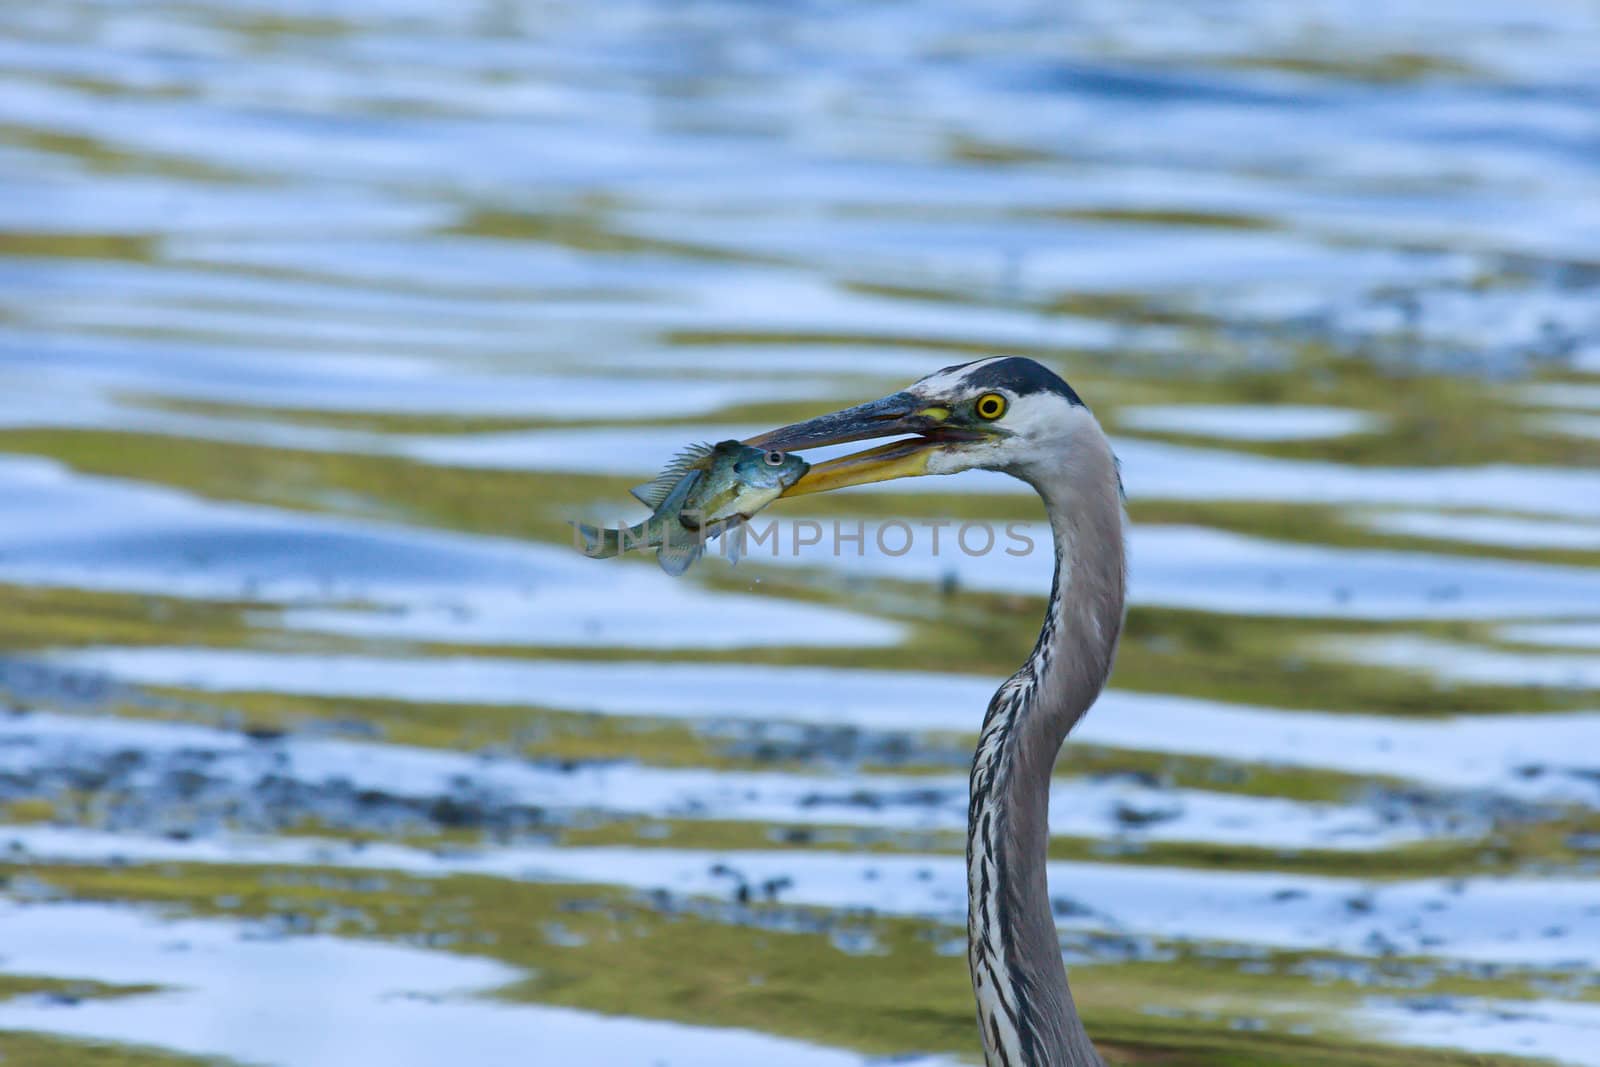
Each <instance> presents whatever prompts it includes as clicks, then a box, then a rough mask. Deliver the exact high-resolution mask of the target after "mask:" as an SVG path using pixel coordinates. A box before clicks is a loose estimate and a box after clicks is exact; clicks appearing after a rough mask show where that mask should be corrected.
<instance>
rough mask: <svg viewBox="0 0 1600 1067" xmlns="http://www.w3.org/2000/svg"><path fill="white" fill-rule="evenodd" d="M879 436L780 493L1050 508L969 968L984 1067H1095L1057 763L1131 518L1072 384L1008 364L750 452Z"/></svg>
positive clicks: (1006, 721) (990, 792)
mask: <svg viewBox="0 0 1600 1067" xmlns="http://www.w3.org/2000/svg"><path fill="white" fill-rule="evenodd" d="M907 435H909V436H907ZM877 437H897V438H902V439H901V440H896V441H892V442H890V443H888V444H885V445H881V446H879V447H877V448H872V449H868V450H866V451H863V452H857V453H854V454H852V455H849V456H845V457H843V458H841V459H835V460H831V461H829V462H826V463H820V464H817V465H816V466H814V467H812V468H811V470H810V472H809V473H807V474H806V475H805V477H803V478H801V479H800V481H799V482H797V483H796V484H795V485H794V486H793V487H792V488H790V489H789V491H788V492H787V493H785V494H784V495H785V496H794V495H798V494H802V493H820V492H825V491H828V490H831V489H839V488H843V487H845V486H850V485H863V484H865V483H868V482H880V481H886V480H888V479H891V478H906V477H911V476H914V475H921V474H955V473H957V472H958V471H964V470H971V469H973V468H981V469H984V470H997V471H1004V472H1005V473H1007V474H1010V475H1012V476H1013V477H1016V478H1020V479H1022V480H1023V481H1025V482H1027V483H1028V484H1029V485H1031V486H1033V488H1034V489H1035V490H1036V491H1037V492H1038V494H1039V496H1040V497H1041V498H1043V500H1044V506H1045V511H1046V513H1047V514H1048V515H1049V518H1050V529H1051V531H1052V533H1053V535H1054V541H1055V557H1056V559H1055V579H1054V580H1053V581H1052V582H1051V585H1050V603H1049V606H1048V608H1047V609H1046V610H1045V617H1044V626H1043V628H1042V629H1041V630H1040V631H1039V640H1038V642H1037V643H1036V644H1035V645H1034V646H1033V652H1032V653H1031V654H1030V655H1029V656H1028V660H1027V662H1026V663H1024V664H1023V665H1022V668H1021V669H1020V670H1018V671H1017V673H1016V674H1014V675H1012V676H1011V677H1010V678H1009V679H1008V680H1007V681H1006V682H1005V684H1004V685H1002V686H1001V687H1000V689H999V691H998V692H996V693H995V695H994V699H993V700H991V701H990V702H989V710H988V712H987V713H986V714H985V715H984V718H983V729H982V731H981V734H980V736H979V740H978V747H977V750H976V751H975V752H974V753H973V758H972V780H971V793H970V799H969V802H968V809H967V962H968V965H969V967H970V968H971V971H972V989H973V993H974V994H975V995H976V997H977V1002H978V1028H979V1030H980V1031H981V1033H982V1035H983V1048H984V1058H985V1060H986V1062H987V1063H988V1065H989V1067H1103V1061H1102V1060H1101V1059H1100V1057H1099V1055H1098V1054H1096V1052H1095V1050H1094V1045H1093V1043H1092V1042H1090V1040H1089V1035H1088V1034H1087V1033H1086V1032H1085V1031H1084V1028H1083V1023H1082V1021H1081V1020H1080V1019H1079V1017H1078V1011H1077V1007H1076V1006H1075V1005H1074V1004H1073V1002H1072V991H1071V989H1070V988H1069V987H1068V985H1067V970H1066V966H1065V964H1064V963H1063V962H1062V958H1061V946H1060V942H1059V940H1058V939H1057V936H1056V926H1055V920H1054V918H1053V917H1052V915H1051V909H1050V894H1049V891H1048V888H1047V887H1046V884H1045V859H1046V846H1047V844H1048V840H1049V827H1048V809H1049V802H1050V774H1051V770H1052V768H1053V767H1054V765H1055V761H1056V754H1057V753H1058V752H1059V751H1060V749H1061V744H1062V742H1063V741H1065V740H1066V736H1067V733H1068V732H1069V731H1070V730H1071V729H1072V728H1073V726H1074V725H1076V723H1077V722H1078V720H1079V719H1081V718H1082V717H1083V714H1084V713H1085V712H1086V711H1088V710H1089V706H1090V705H1091V704H1093V703H1094V701H1095V699H1096V698H1097V697H1098V696H1099V695H1100V690H1101V689H1102V688H1103V687H1104V685H1105V682H1106V678H1107V677H1108V676H1109V675H1110V673H1111V663H1112V660H1113V658H1114V657H1115V656H1116V651H1117V638H1118V635H1119V634H1120V633H1121V631H1122V620H1123V604H1124V599H1125V590H1126V587H1127V568H1126V562H1125V552H1124V545H1123V531H1124V527H1125V525H1126V523H1127V516H1126V513H1125V511H1124V509H1123V500H1122V482H1121V477H1120V475H1119V473H1118V470H1117V460H1116V457H1115V456H1114V455H1113V454H1112V451H1111V442H1110V441H1109V440H1107V438H1106V435H1105V432H1104V431H1102V430H1101V429H1100V424H1099V423H1098V422H1097V421H1096V420H1095V417H1094V415H1092V414H1091V413H1090V411H1089V409H1088V408H1087V407H1086V406H1084V403H1083V401H1082V400H1080V399H1079V398H1078V394H1077V393H1075V392H1073V391H1072V387H1071V386H1069V385H1068V384H1067V383H1066V382H1065V381H1063V380H1062V379H1061V378H1060V377H1059V376H1057V375H1056V374H1055V373H1054V372H1053V371H1051V370H1050V369H1049V368H1047V367H1045V366H1043V365H1042V364H1040V363H1037V362H1035V361H1033V360H1031V359H1024V358H1021V357H1016V356H1009V357H999V358H994V359H981V360H977V361H975V362H972V363H963V364H961V365H959V366H954V367H947V368H945V369H944V370H941V371H939V372H938V373H936V374H931V375H929V376H928V377H926V378H923V379H922V380H921V381H919V382H917V383H916V384H915V385H912V386H911V387H909V388H908V389H906V390H904V391H903V392H899V393H895V394H893V395H892V396H886V397H884V398H883V399H881V400H874V401H871V402H870V403H866V404H861V405H858V406H857V407H853V408H847V409H846V410H844V411H838V412H835V413H833V414H832V415H823V416H821V417H819V418H815V419H811V420H809V421H806V422H800V423H796V424H794V425H793V426H785V427H783V428H781V429H777V430H773V431H771V432H770V433H765V434H762V435H761V436H759V437H754V438H751V440H750V442H749V443H750V444H752V445H756V446H758V447H761V448H772V449H781V450H784V451H793V450H797V449H806V448H815V447H818V446H821V445H830V444H837V443H840V442H845V441H863V440H868V439H870V438H877Z"/></svg>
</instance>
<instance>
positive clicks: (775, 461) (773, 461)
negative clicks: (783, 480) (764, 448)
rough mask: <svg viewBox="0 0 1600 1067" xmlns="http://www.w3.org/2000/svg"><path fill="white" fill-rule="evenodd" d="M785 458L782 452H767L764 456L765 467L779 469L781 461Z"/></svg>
mask: <svg viewBox="0 0 1600 1067" xmlns="http://www.w3.org/2000/svg"><path fill="white" fill-rule="evenodd" d="M787 458H788V457H786V456H785V455H784V454H783V453H782V452H768V453H767V456H766V459H767V466H769V467H781V466H783V461H784V460H785V459H787Z"/></svg>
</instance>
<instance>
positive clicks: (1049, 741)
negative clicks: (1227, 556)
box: [967, 408, 1126, 1067]
mask: <svg viewBox="0 0 1600 1067" xmlns="http://www.w3.org/2000/svg"><path fill="white" fill-rule="evenodd" d="M1077 410H1078V411H1079V412H1081V413H1082V414H1081V416H1076V417H1074V418H1073V419H1072V422H1071V425H1070V426H1068V427H1067V428H1066V429H1067V431H1068V432H1067V434H1066V435H1065V436H1064V437H1063V443H1064V444H1065V445H1067V446H1069V447H1068V448H1067V449H1066V450H1064V451H1063V452H1062V454H1061V455H1059V456H1057V457H1055V458H1053V459H1045V460H1042V461H1036V462H1033V463H1029V464H1024V465H1019V466H1017V467H1016V468H1014V469H1011V470H1010V471H1009V473H1012V474H1014V475H1016V476H1017V477H1019V478H1022V479H1023V480H1024V481H1026V482H1028V483H1029V484H1031V485H1032V486H1033V487H1034V489H1036V490H1037V491H1038V493H1039V495H1040V496H1041V497H1042V498H1043V499H1044V503H1045V509H1046V511H1047V512H1048V513H1049V516H1050V526H1051V530H1052V533H1053V535H1054V541H1055V555H1056V563H1055V580H1054V582H1053V584H1052V586H1051V590H1050V602H1049V606H1048V608H1047V610H1046V613H1045V621H1044V626H1043V628H1042V629H1041V631H1040V633H1039V640H1038V643H1037V644H1036V645H1035V646H1034V649H1033V653H1032V655H1030V656H1029V657H1028V660H1027V662H1026V663H1025V664H1024V665H1023V667H1022V669H1021V670H1019V671H1018V672H1017V673H1016V674H1014V675H1013V676H1012V677H1011V679H1010V680H1009V681H1007V682H1006V683H1005V684H1004V685H1002V686H1001V687H1000V690H999V691H998V692H997V693H996V694H995V696H994V699H993V701H991V702H990V704H989V710H988V713H987V715H986V716H985V717H984V723H983V731H982V734H981V735H980V738H979V741H978V747H977V750H976V751H975V752H974V754H973V762H972V780H971V793H970V800H969V810H968V815H969V818H968V824H967V877H968V885H967V902H968V909H967V945H968V952H967V961H968V965H969V967H970V969H971V972H972V985H973V992H974V994H975V995H976V997H977V1001H978V1023H979V1028H980V1030H981V1031H982V1034H983V1042H984V1054H985V1058H986V1060H987V1062H988V1064H989V1065H990V1067H1100V1065H1101V1063H1102V1061H1101V1059H1100V1057H1099V1055H1098V1054H1096V1052H1095V1050H1094V1045H1093V1044H1092V1043H1091V1042H1090V1040H1089V1035H1088V1034H1087V1033H1086V1032H1085V1031H1084V1028H1083V1023H1082V1021H1081V1020H1080V1019H1079V1016H1078V1011H1077V1007H1076V1005H1075V1004H1074V1003H1073V1000H1072V992H1071V989H1070V987H1069V985H1068V983H1067V971H1066V966H1065V965H1064V964H1063V962H1062V959H1061V947H1060V942H1059V941H1058V939H1057V936H1056V926H1055V920H1054V917H1053V915H1052V911H1051V907H1050V894H1049V889H1048V887H1047V885H1046V880H1045V857H1046V852H1047V844H1048V839H1049V825H1048V808H1049V797H1050V774H1051V771H1052V769H1053V768H1054V766H1055V761H1056V755H1057V753H1058V752H1059V751H1060V749H1061V745H1062V742H1063V741H1065V740H1066V736H1067V733H1068V732H1069V731H1070V730H1071V729H1072V727H1073V726H1074V725H1076V724H1077V722H1078V720H1079V719H1080V718H1082V717H1083V714H1084V713H1085V712H1086V711H1088V710H1089V706H1090V705H1091V704H1093V703H1094V701H1095V699H1096V698H1097V697H1098V696H1099V695H1100V690H1101V688H1102V687H1103V686H1104V684H1105V681H1106V678H1107V677H1108V676H1109V675H1110V673H1111V664H1112V659H1113V657H1114V656H1115V654H1116V647H1117V638H1118V636H1119V635H1120V633H1121V630H1122V618H1123V604H1124V598H1125V590H1126V571H1125V564H1124V548H1123V543H1124V541H1123V526H1124V521H1125V520H1124V514H1123V507H1122V499H1121V491H1120V482H1119V480H1118V475H1117V466H1116V460H1115V458H1114V457H1113V456H1112V453H1111V446H1110V443H1109V442H1108V441H1107V440H1106V437H1105V434H1104V433H1102V432H1101V431H1100V427H1099V425H1098V424H1097V423H1096V422H1095V421H1094V419H1093V418H1092V417H1091V416H1089V414H1088V411H1087V409H1084V408H1079V409H1077Z"/></svg>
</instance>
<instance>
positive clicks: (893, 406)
mask: <svg viewBox="0 0 1600 1067" xmlns="http://www.w3.org/2000/svg"><path fill="white" fill-rule="evenodd" d="M908 435H909V436H908ZM986 436H988V435H987V434H986V433H985V432H982V431H980V430H978V429H976V428H969V427H965V426H956V425H953V424H952V420H951V412H950V409H949V408H947V407H942V406H940V405H938V404H937V403H930V402H929V401H928V400H927V398H924V397H917V396H914V395H912V394H911V393H894V394H892V395H890V396H886V397H884V398H882V399H881V400H873V401H869V402H868V403H865V404H858V405H856V406H855V407H853V408H845V409H844V410H843V411H835V412H834V413H833V414H831V415H819V416H818V417H817V418H814V419H807V420H806V421H805V422H797V423H795V424H794V425H792V426H783V427H780V428H779V429H776V430H769V431H768V432H766V433H764V434H761V435H759V436H757V437H752V438H750V439H749V440H748V441H746V442H745V443H746V444H749V445H752V446H754V447H756V448H766V449H775V450H777V451H779V452H796V451H801V450H803V449H807V448H821V447H823V446H824V445H837V444H844V443H846V442H850V441H867V440H872V439H874V438H879V437H899V438H903V439H902V440H897V441H890V442H889V443H887V444H883V445H879V446H878V447H876V448H869V449H866V450H864V451H861V452H854V453H851V454H850V455H848V456H841V457H840V458H838V459H833V460H829V461H827V462H825V463H817V464H813V465H812V467H811V469H810V470H809V471H808V472H807V473H806V474H805V475H804V476H803V477H801V478H800V480H799V481H797V482H795V483H794V485H792V486H790V487H789V488H788V489H787V490H785V491H784V493H783V495H784V496H786V497H789V496H801V495H804V494H806V493H826V492H829V491H830V490H834V489H843V488H845V487H846V486H851V485H867V484H869V483H871V482H886V481H889V480H890V479H893V478H912V477H915V476H917V475H919V474H927V473H929V472H928V461H929V460H930V459H931V458H932V457H933V456H934V455H935V454H936V453H938V452H939V451H941V450H943V449H947V448H950V447H952V446H956V445H959V443H960V442H964V441H978V440H982V439H984V438H985V437H986Z"/></svg>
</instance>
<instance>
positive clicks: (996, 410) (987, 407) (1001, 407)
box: [973, 393, 1006, 422]
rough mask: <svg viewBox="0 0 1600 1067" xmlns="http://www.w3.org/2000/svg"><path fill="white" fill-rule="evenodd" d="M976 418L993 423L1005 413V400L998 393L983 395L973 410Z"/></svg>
mask: <svg viewBox="0 0 1600 1067" xmlns="http://www.w3.org/2000/svg"><path fill="white" fill-rule="evenodd" d="M973 410H974V411H976V412H977V413H978V418H980V419H988V420H989V421H991V422H993V421H994V420H995V419H998V418H999V417H1000V416H1001V415H1004V414H1005V413H1006V398H1005V397H1003V396H1001V395H1000V394H999V393H984V394H983V395H982V396H980V397H979V398H978V403H977V404H976V405H975V406H974V408H973Z"/></svg>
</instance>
